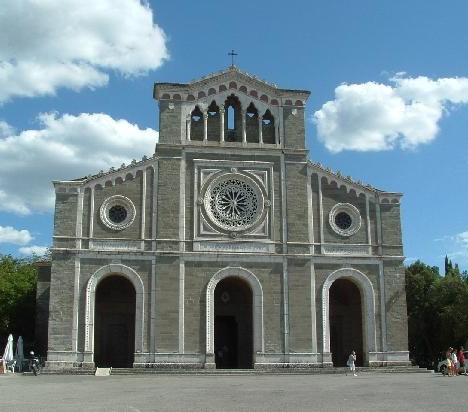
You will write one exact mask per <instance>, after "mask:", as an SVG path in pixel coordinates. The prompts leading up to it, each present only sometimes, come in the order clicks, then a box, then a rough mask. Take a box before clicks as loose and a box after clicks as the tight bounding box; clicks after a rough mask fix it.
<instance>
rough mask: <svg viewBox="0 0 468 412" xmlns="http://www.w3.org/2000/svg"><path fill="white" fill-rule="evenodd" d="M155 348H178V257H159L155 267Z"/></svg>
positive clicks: (161, 350) (172, 349)
mask: <svg viewBox="0 0 468 412" xmlns="http://www.w3.org/2000/svg"><path fill="white" fill-rule="evenodd" d="M156 350H157V352H164V353H176V352H178V350H179V259H177V258H175V257H174V258H171V257H161V258H160V259H158V263H157V267H156Z"/></svg>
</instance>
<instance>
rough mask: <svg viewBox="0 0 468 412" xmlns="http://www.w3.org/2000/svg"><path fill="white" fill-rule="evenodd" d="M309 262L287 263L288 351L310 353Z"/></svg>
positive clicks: (291, 261) (294, 261)
mask: <svg viewBox="0 0 468 412" xmlns="http://www.w3.org/2000/svg"><path fill="white" fill-rule="evenodd" d="M310 271H311V269H310V261H309V260H289V261H288V288H289V350H290V351H291V352H292V353H294V352H299V353H307V352H311V351H312V316H311V313H312V305H311V303H312V302H311V277H310V276H311V274H310Z"/></svg>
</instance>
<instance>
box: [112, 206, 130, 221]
mask: <svg viewBox="0 0 468 412" xmlns="http://www.w3.org/2000/svg"><path fill="white" fill-rule="evenodd" d="M126 218H127V209H125V207H124V206H121V205H116V206H112V207H111V208H110V209H109V219H110V220H112V222H114V223H117V224H118V223H122V222H123V221H124V220H125V219H126Z"/></svg>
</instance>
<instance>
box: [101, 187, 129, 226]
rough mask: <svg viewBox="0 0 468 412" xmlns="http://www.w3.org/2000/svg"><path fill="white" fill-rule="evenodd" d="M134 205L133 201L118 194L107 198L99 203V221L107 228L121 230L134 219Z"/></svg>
mask: <svg viewBox="0 0 468 412" xmlns="http://www.w3.org/2000/svg"><path fill="white" fill-rule="evenodd" d="M135 214H136V211H135V206H134V205H133V202H132V201H131V200H130V199H129V198H127V197H125V196H120V195H115V196H111V197H109V198H107V199H106V200H105V201H104V202H103V203H102V205H101V208H100V216H101V221H102V223H104V224H105V225H106V226H107V227H108V228H110V229H113V230H122V229H125V228H127V227H129V226H130V225H131V224H132V223H133V221H134V219H135Z"/></svg>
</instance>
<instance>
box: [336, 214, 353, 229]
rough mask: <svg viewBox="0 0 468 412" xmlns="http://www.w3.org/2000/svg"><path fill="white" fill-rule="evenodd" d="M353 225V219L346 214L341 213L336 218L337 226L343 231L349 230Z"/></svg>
mask: <svg viewBox="0 0 468 412" xmlns="http://www.w3.org/2000/svg"><path fill="white" fill-rule="evenodd" d="M352 223H353V221H352V219H351V216H350V215H348V214H347V213H346V212H340V213H338V214H337V215H336V216H335V224H336V226H338V227H339V228H340V229H341V230H346V229H349V228H350V227H351V224H352Z"/></svg>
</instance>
